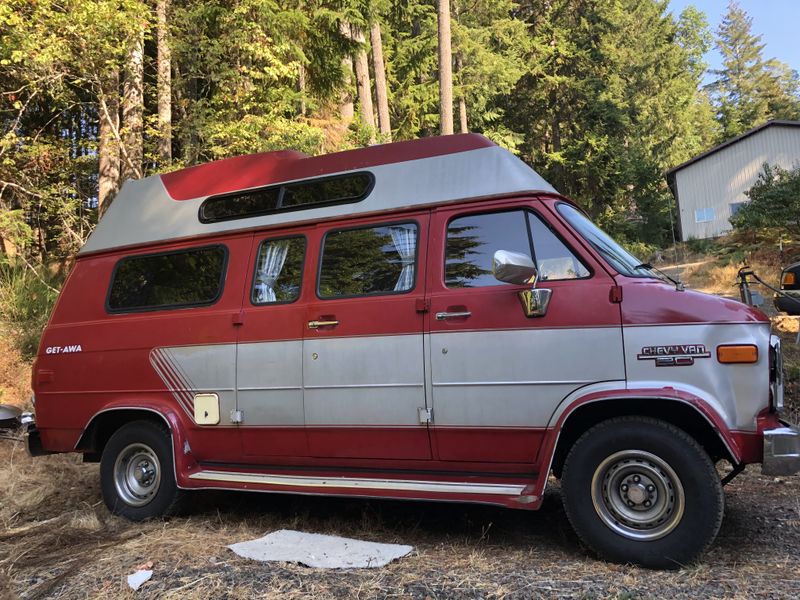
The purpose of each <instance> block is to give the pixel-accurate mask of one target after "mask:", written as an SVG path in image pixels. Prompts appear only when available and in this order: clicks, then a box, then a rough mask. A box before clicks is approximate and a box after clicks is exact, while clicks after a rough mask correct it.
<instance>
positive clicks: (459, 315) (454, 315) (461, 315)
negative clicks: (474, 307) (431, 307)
mask: <svg viewBox="0 0 800 600" xmlns="http://www.w3.org/2000/svg"><path fill="white" fill-rule="evenodd" d="M470 316H472V313H471V312H469V311H467V310H463V311H460V312H438V313H436V320H437V321H444V320H446V319H466V318H467V317H470Z"/></svg>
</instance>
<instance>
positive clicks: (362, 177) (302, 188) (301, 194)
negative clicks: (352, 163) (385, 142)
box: [281, 173, 372, 208]
mask: <svg viewBox="0 0 800 600" xmlns="http://www.w3.org/2000/svg"><path fill="white" fill-rule="evenodd" d="M371 183H372V180H371V178H370V176H369V175H367V174H366V173H356V174H355V175H348V176H347V177H335V178H331V179H323V180H319V181H309V182H303V183H294V184H291V185H287V186H285V188H284V192H283V199H282V200H281V207H283V208H291V207H296V206H305V205H308V204H327V203H333V202H355V201H357V200H360V199H361V198H362V197H364V196H366V194H367V191H368V190H369V187H370V184H371Z"/></svg>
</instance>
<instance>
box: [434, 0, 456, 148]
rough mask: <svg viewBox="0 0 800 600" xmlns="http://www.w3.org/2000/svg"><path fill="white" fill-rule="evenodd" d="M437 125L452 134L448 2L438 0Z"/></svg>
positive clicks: (448, 0)
mask: <svg viewBox="0 0 800 600" xmlns="http://www.w3.org/2000/svg"><path fill="white" fill-rule="evenodd" d="M438 17H439V123H440V125H439V126H440V131H441V134H442V135H452V133H453V64H452V62H453V54H452V51H451V49H450V0H439V15H438Z"/></svg>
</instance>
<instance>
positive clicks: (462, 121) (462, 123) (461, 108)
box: [456, 54, 469, 133]
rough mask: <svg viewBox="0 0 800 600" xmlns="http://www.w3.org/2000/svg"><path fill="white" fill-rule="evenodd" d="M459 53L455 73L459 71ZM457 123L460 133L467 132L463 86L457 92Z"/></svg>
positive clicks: (465, 101)
mask: <svg viewBox="0 0 800 600" xmlns="http://www.w3.org/2000/svg"><path fill="white" fill-rule="evenodd" d="M461 66H462V65H461V54H456V73H460V72H461ZM458 124H459V131H460V132H461V133H469V130H468V129H467V100H466V98H464V92H463V87H462V88H461V89H460V90H459V94H458Z"/></svg>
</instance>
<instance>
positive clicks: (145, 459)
mask: <svg viewBox="0 0 800 600" xmlns="http://www.w3.org/2000/svg"><path fill="white" fill-rule="evenodd" d="M114 486H115V487H116V489H117V494H118V495H119V497H120V498H121V499H122V500H123V501H124V502H125V503H126V504H128V505H130V506H144V505H145V504H147V503H148V502H150V501H151V500H152V499H153V497H154V496H155V495H156V493H157V492H158V488H159V487H160V486H161V463H160V462H159V460H158V456H156V453H155V451H153V449H152V448H150V447H149V446H147V445H145V444H141V443H136V444H130V445H129V446H127V447H125V449H124V450H122V452H120V453H119V454H118V455H117V460H116V461H115V463H114Z"/></svg>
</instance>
